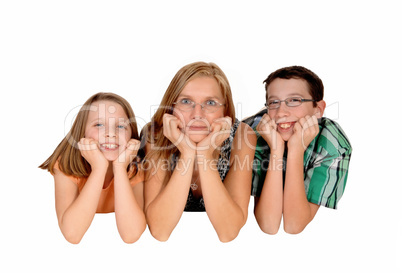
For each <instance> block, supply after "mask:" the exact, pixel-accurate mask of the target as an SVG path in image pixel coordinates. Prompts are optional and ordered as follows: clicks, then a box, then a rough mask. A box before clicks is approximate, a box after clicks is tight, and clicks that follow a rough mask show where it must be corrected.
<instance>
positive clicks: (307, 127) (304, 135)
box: [294, 115, 319, 150]
mask: <svg viewBox="0 0 402 273" xmlns="http://www.w3.org/2000/svg"><path fill="white" fill-rule="evenodd" d="M294 132H295V134H296V136H298V137H300V139H301V144H302V147H303V149H304V150H306V148H307V146H308V145H309V144H310V143H311V141H313V139H314V138H315V137H316V136H317V134H318V133H319V126H318V119H317V117H316V116H315V115H313V116H309V115H307V116H305V117H303V118H300V119H299V121H298V122H297V123H296V124H295V126H294Z"/></svg>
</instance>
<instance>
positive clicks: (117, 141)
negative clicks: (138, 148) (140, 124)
mask: <svg viewBox="0 0 402 273" xmlns="http://www.w3.org/2000/svg"><path fill="white" fill-rule="evenodd" d="M130 136H131V127H130V124H129V119H128V117H127V114H126V113H125V112H124V110H123V108H122V107H121V106H120V105H119V104H118V103H115V102H112V101H104V100H103V101H96V102H94V103H92V104H91V107H90V110H89V113H88V119H87V122H86V126H85V136H84V137H85V138H92V139H94V140H96V141H98V142H99V149H100V150H101V151H102V153H103V154H104V155H105V157H106V159H107V160H109V161H114V160H115V159H116V158H117V157H118V156H119V154H120V153H121V152H122V151H123V150H124V149H125V148H126V145H127V142H128V141H129V140H130Z"/></svg>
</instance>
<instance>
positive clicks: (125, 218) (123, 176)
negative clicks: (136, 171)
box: [113, 167, 146, 243]
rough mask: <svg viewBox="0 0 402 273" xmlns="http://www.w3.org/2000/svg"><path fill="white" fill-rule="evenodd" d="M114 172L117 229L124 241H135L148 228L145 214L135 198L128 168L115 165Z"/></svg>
mask: <svg viewBox="0 0 402 273" xmlns="http://www.w3.org/2000/svg"><path fill="white" fill-rule="evenodd" d="M113 172H114V195H115V196H114V200H115V201H114V202H115V205H114V206H115V217H116V225H117V229H118V231H119V234H120V237H121V238H122V239H123V241H124V242H126V243H134V242H135V241H137V240H138V239H139V238H140V236H141V234H142V233H143V232H144V230H145V228H146V220H145V215H144V212H143V210H142V209H141V207H140V206H139V204H138V202H137V200H136V198H135V195H134V192H133V189H132V187H131V184H130V181H129V179H128V175H127V171H126V169H125V168H123V167H115V168H114V169H113Z"/></svg>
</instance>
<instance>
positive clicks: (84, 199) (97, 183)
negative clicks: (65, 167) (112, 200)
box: [54, 170, 106, 244]
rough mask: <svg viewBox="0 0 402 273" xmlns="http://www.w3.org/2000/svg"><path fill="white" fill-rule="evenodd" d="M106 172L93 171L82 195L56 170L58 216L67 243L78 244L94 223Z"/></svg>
mask: <svg viewBox="0 0 402 273" xmlns="http://www.w3.org/2000/svg"><path fill="white" fill-rule="evenodd" d="M105 174H106V170H104V171H103V170H99V171H92V173H91V174H90V176H89V177H88V180H87V182H86V183H85V186H84V187H83V189H82V191H81V193H79V192H78V186H77V185H76V184H75V183H74V182H73V181H71V179H70V178H69V177H68V176H66V175H65V174H64V173H62V172H61V171H58V170H55V175H54V181H55V199H56V201H55V202H56V214H57V218H58V222H59V227H60V230H61V232H62V233H63V235H64V237H65V238H66V240H67V241H69V242H70V243H73V244H78V243H79V242H80V241H81V239H82V237H83V236H84V234H85V232H86V231H87V229H88V228H89V226H90V225H91V223H92V220H93V218H94V216H95V213H96V209H97V207H98V203H99V197H100V194H101V191H102V187H103V181H104V179H105Z"/></svg>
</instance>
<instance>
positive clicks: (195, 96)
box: [173, 76, 225, 143]
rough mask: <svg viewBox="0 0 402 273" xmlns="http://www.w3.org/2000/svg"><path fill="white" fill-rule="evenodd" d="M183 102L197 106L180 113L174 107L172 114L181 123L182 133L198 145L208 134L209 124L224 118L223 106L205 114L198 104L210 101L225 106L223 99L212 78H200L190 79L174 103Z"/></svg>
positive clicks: (217, 85)
mask: <svg viewBox="0 0 402 273" xmlns="http://www.w3.org/2000/svg"><path fill="white" fill-rule="evenodd" d="M183 100H191V101H193V102H195V103H197V104H196V105H195V107H194V108H193V109H191V110H190V111H182V110H180V109H179V107H175V108H174V111H173V114H174V115H175V116H176V117H177V118H178V119H180V120H181V121H182V123H183V128H181V129H182V131H183V132H184V133H185V134H186V135H188V136H189V138H190V139H191V140H192V141H193V142H195V143H198V142H200V141H202V140H203V139H204V138H205V137H206V136H207V135H208V134H209V130H210V126H211V124H212V123H213V122H214V121H215V120H216V119H218V118H221V117H223V116H224V107H223V106H221V107H218V108H217V110H216V111H215V112H213V113H206V112H205V111H204V110H202V109H201V105H200V104H202V103H212V101H215V102H218V103H221V104H225V99H224V97H223V95H222V92H221V89H220V87H219V84H218V82H217V81H216V80H215V79H214V78H212V77H205V76H201V77H196V78H194V79H192V80H191V81H189V82H188V83H187V84H186V85H185V86H184V88H183V90H182V92H181V93H180V95H179V97H178V98H177V100H176V102H178V101H183Z"/></svg>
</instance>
